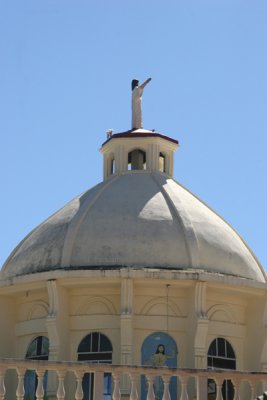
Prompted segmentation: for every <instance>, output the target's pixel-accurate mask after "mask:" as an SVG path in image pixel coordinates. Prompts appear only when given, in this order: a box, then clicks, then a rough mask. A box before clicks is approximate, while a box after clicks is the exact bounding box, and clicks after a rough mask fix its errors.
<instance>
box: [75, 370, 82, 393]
mask: <svg viewBox="0 0 267 400" xmlns="http://www.w3.org/2000/svg"><path fill="white" fill-rule="evenodd" d="M75 375H76V382H77V387H76V392H75V400H82V399H83V387H82V381H83V375H84V373H83V372H77V371H75Z"/></svg>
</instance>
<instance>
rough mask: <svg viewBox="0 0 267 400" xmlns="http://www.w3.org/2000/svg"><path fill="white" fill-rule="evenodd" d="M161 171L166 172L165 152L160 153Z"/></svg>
mask: <svg viewBox="0 0 267 400" xmlns="http://www.w3.org/2000/svg"><path fill="white" fill-rule="evenodd" d="M159 171H160V172H166V157H165V155H164V154H163V153H159Z"/></svg>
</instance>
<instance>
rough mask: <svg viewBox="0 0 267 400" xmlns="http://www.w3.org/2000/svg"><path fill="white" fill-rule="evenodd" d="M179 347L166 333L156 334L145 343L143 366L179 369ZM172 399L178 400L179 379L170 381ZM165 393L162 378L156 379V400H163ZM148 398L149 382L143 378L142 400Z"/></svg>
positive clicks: (142, 358) (142, 357)
mask: <svg viewBox="0 0 267 400" xmlns="http://www.w3.org/2000/svg"><path fill="white" fill-rule="evenodd" d="M177 353H178V352H177V346H176V343H175V341H174V339H173V338H172V337H171V336H170V335H168V334H167V333H164V332H155V333H153V334H152V335H149V336H148V337H147V338H146V339H145V340H144V342H143V345H142V349H141V364H142V365H147V366H152V367H165V366H166V367H169V368H177ZM169 389H170V394H171V399H177V378H176V377H172V378H171V380H170V386H169ZM163 391H164V384H163V380H162V378H161V377H160V376H156V377H155V379H154V393H155V399H162V396H163ZM146 398H147V382H146V379H145V377H144V376H142V378H141V400H146Z"/></svg>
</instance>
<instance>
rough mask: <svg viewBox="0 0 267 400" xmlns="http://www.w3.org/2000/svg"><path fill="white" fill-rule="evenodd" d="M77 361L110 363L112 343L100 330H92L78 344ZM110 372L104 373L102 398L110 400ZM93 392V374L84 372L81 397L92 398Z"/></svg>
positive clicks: (88, 399)
mask: <svg viewBox="0 0 267 400" xmlns="http://www.w3.org/2000/svg"><path fill="white" fill-rule="evenodd" d="M78 361H90V362H92V363H98V364H99V363H103V364H111V363H112V344H111V342H110V340H109V339H108V338H107V336H105V335H103V334H102V333H100V332H93V333H90V334H89V335H87V336H85V338H84V339H83V340H82V341H81V343H80V344H79V346H78ZM111 384H112V379H111V374H104V388H103V398H104V399H105V400H111V397H112V390H111V389H112V388H111ZM93 393H94V375H93V374H85V375H84V377H83V399H84V400H92V399H93Z"/></svg>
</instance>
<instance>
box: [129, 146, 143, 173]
mask: <svg viewBox="0 0 267 400" xmlns="http://www.w3.org/2000/svg"><path fill="white" fill-rule="evenodd" d="M143 169H146V153H145V152H144V151H143V150H140V149H135V150H133V151H131V152H130V153H128V171H130V170H143Z"/></svg>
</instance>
